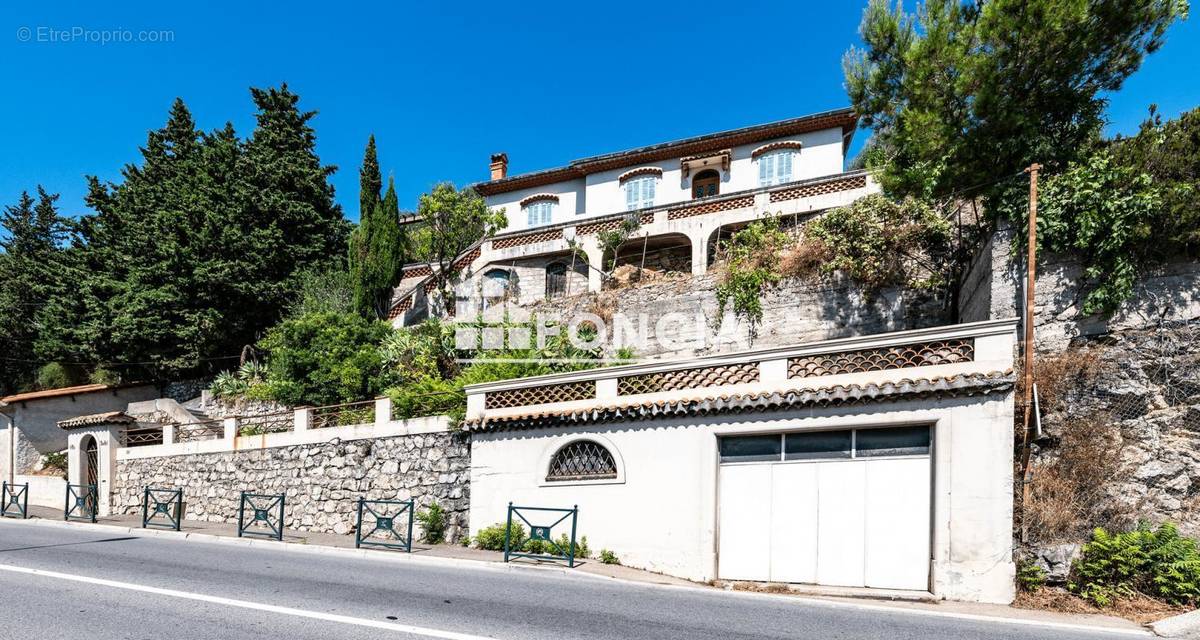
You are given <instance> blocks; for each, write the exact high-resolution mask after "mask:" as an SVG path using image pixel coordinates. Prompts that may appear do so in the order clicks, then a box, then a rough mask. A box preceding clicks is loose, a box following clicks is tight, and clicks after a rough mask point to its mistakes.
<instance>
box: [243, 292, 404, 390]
mask: <svg viewBox="0 0 1200 640" xmlns="http://www.w3.org/2000/svg"><path fill="white" fill-rule="evenodd" d="M391 331H392V328H391V327H390V326H389V325H388V324H387V323H386V322H383V321H377V320H366V319H364V318H362V317H361V316H359V315H357V314H338V313H313V314H308V315H303V316H299V317H296V318H289V319H287V320H284V321H283V322H281V323H279V324H278V325H275V326H274V327H272V328H271V329H270V330H269V331H268V332H267V335H266V337H264V338H263V340H262V342H261V343H260V346H261V347H262V348H263V349H265V350H267V351H269V352H270V354H271V355H270V358H269V359H268V361H267V381H268V383H270V384H272V385H278V386H273V387H272V390H273V391H275V392H276V396H275V397H273V398H272V399H273V400H276V401H278V402H282V403H284V404H288V405H298V404H312V405H329V404H336V403H339V402H350V401H354V400H361V399H363V398H372V397H375V396H377V395H379V394H380V392H381V391H382V390H383V389H384V388H385V387H386V386H387V382H388V378H387V377H386V376H385V374H384V368H383V362H382V359H381V358H380V353H379V344H380V342H382V341H383V339H384V338H385V337H386V336H387V335H388V334H389V333H391Z"/></svg>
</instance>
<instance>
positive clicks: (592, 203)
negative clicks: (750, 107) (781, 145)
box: [487, 127, 844, 231]
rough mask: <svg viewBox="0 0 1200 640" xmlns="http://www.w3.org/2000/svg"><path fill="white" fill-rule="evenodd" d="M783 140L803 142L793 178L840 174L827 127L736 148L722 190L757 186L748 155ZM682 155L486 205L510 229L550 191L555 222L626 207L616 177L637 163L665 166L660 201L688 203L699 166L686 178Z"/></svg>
mask: <svg viewBox="0 0 1200 640" xmlns="http://www.w3.org/2000/svg"><path fill="white" fill-rule="evenodd" d="M785 140H795V141H798V142H800V143H801V145H802V149H801V150H800V151H799V152H797V153H796V155H795V157H794V159H793V161H792V180H794V181H799V180H807V179H809V178H818V177H821V176H828V175H833V174H836V173H841V172H842V170H843V161H844V153H843V148H842V130H841V129H840V128H836V127H835V128H831V129H823V130H821V131H813V132H810V133H803V134H798V135H794V136H785V137H781V138H774V139H771V140H764V141H762V142H755V143H753V144H747V145H742V146H738V147H733V148H732V162H731V164H730V168H729V171H723V172H721V193H733V192H735V191H745V190H748V189H755V188H757V187H758V166H757V165H756V164H755V162H754V160H753V159H751V157H750V154H751V153H752V152H753V151H754V150H755V149H757V148H759V147H761V146H763V145H766V144H771V143H772V142H782V141H785ZM681 158H682V156H680V157H675V158H670V159H667V160H662V161H659V162H653V163H648V164H631V165H629V166H626V167H621V168H619V169H612V170H609V171H600V172H597V173H593V174H590V175H588V176H587V177H586V178H585V179H575V180H568V181H564V182H558V183H554V184H549V185H544V186H541V187H532V188H529V189H521V190H519V191H512V192H508V193H501V194H497V195H494V196H491V197H489V198H487V203H488V206H491V207H493V208H499V207H504V209H505V213H506V214H507V216H508V227H507V228H506V229H505V230H506V231H516V230H521V229H525V228H527V227H528V224H527V219H526V214H525V212H524V211H523V210H522V209H521V204H520V203H521V200H523V199H525V198H528V197H529V196H532V195H536V194H540V193H552V194H555V195H557V196H558V197H559V203H558V205H557V206H556V207H555V208H554V217H553V219H552V220H551V224H559V223H569V222H573V221H575V220H580V219H584V218H589V217H595V216H601V215H609V214H613V213H620V212H622V211H625V191H624V189H623V188H622V187H621V184H620V181H619V179H618V178H619V177H620V176H621V175H622V174H624V173H626V172H627V171H629V170H631V169H636V168H639V167H658V168H660V169H662V170H663V175H662V178H661V179H660V180H659V181H658V184H657V185H656V187H655V204H656V205H664V204H672V203H676V202H684V201H687V200H691V199H692V194H691V180H692V178H693V177H695V175H696V173H697V170H695V169H693V170H692V171H691V173H690V174H689V176H688V177H686V178H685V177H683V172H682V170H681V169H680V166H679V162H680V160H681Z"/></svg>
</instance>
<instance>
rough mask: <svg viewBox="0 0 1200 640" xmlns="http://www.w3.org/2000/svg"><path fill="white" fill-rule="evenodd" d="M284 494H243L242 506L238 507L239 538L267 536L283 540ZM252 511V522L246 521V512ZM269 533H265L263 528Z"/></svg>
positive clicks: (244, 492)
mask: <svg viewBox="0 0 1200 640" xmlns="http://www.w3.org/2000/svg"><path fill="white" fill-rule="evenodd" d="M283 503H284V494H282V493H277V494H266V493H252V492H250V491H243V492H242V500H241V504H240V505H239V506H238V537H239V538H241V537H243V536H265V537H268V538H275V539H276V540H281V541H282V540H283V508H284V505H283ZM247 510H249V511H250V521H249V522H247V521H246V512H247ZM264 527H265V528H266V529H267V530H268V531H263V528H264Z"/></svg>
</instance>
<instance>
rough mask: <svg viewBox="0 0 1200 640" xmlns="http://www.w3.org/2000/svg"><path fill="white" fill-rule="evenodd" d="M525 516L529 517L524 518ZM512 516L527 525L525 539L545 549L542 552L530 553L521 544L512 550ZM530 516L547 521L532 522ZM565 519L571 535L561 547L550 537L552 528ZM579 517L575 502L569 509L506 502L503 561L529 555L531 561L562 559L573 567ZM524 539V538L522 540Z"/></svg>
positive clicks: (552, 532) (552, 536)
mask: <svg viewBox="0 0 1200 640" xmlns="http://www.w3.org/2000/svg"><path fill="white" fill-rule="evenodd" d="M559 514H562V515H561V516H559V517H558V519H557V520H554V521H553V522H549V521H550V520H551V519H552V518H554V517H555V516H557V515H559ZM526 515H528V516H529V517H526ZM513 516H516V517H517V518H518V519H520V520H521V522H524V523H525V525H526V526H528V527H529V541H528V542H534V541H537V544H538V546H539V547H540V548H541V549H543V550H545V551H546V553H533V552H529V551H526V550H525V546H524V545H523V546H521V547H519V548H517V549H513V548H512V547H513V544H512V543H513V540H512V539H511V538H512V525H513ZM530 518H533V519H535V520H537V521H538V522H541V523H545V522H549V524H534V523H533V521H532V520H530ZM568 518H570V519H571V537H570V541H569V542H568V543H567V545H566V548H565V549H564V548H563V546H562V545H561V544H559V543H558V542H557V541H555V540H554V535H553V534H554V527H556V526H558V525H560V524H563V523H564V522H565V521H566V520H567V519H568ZM578 520H579V505H575V506H574V507H572V508H570V509H561V508H553V507H518V506H514V505H513V503H511V502H510V503H508V522H507V526H506V527H505V529H504V561H505V562H508V561H509V560H510V559H511V558H530V559H533V560H566V561H567V566H568V567H574V566H575V525H576V523H577V522H578ZM523 542H524V541H523Z"/></svg>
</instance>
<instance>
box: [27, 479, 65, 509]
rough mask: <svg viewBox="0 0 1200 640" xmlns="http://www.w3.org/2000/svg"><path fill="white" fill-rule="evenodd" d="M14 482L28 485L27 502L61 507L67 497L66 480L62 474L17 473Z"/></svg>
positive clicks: (40, 505) (42, 505)
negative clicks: (36, 474)
mask: <svg viewBox="0 0 1200 640" xmlns="http://www.w3.org/2000/svg"><path fill="white" fill-rule="evenodd" d="M16 484H28V485H29V504H30V505H37V506H39V507H53V508H55V509H62V508H63V502H64V501H65V500H66V497H67V493H66V492H67V481H66V479H64V478H63V477H62V476H41V475H38V476H34V475H18V476H17V477H16Z"/></svg>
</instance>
